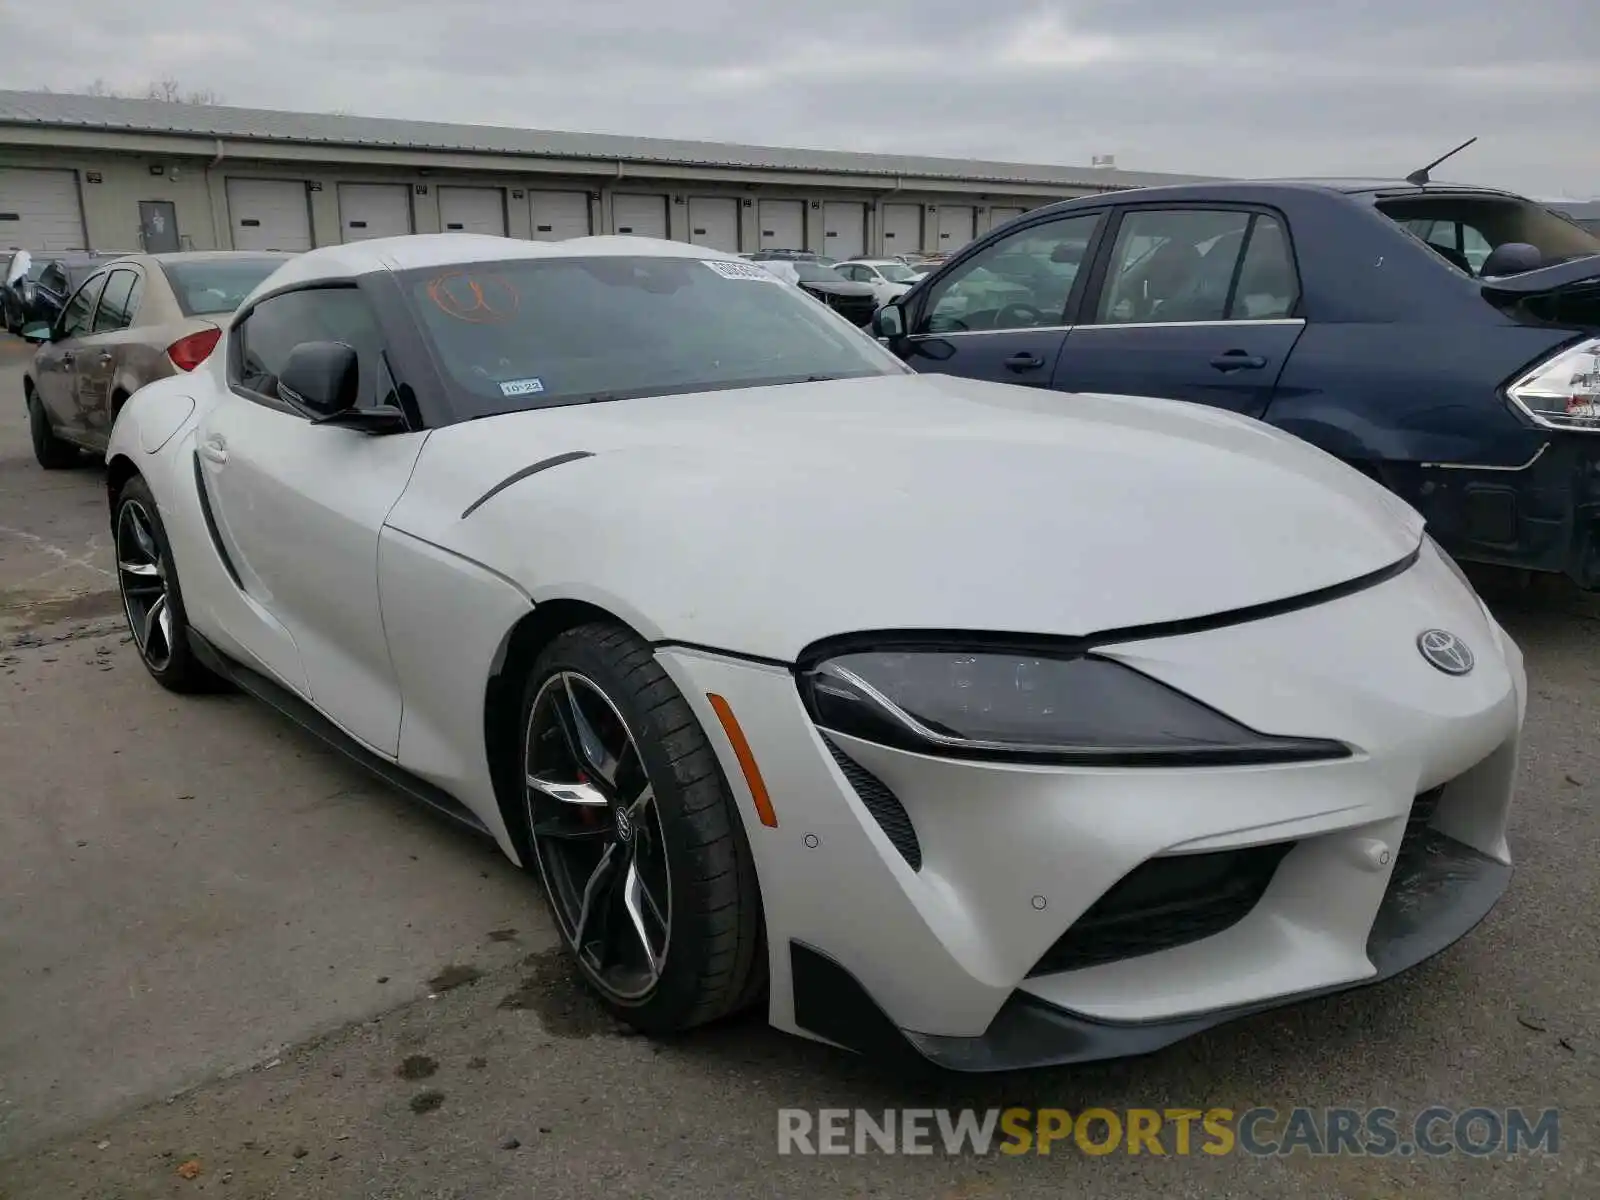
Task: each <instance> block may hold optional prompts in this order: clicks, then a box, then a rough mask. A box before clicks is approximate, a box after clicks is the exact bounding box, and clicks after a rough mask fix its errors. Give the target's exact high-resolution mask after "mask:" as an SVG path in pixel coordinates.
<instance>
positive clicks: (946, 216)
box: [939, 204, 972, 251]
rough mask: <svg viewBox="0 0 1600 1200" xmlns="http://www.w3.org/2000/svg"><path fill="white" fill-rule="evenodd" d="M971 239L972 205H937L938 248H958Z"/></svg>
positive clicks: (946, 249)
mask: <svg viewBox="0 0 1600 1200" xmlns="http://www.w3.org/2000/svg"><path fill="white" fill-rule="evenodd" d="M971 240H972V205H970V204H941V205H940V206H939V249H941V250H945V251H949V250H959V249H961V247H963V246H965V245H966V244H967V243H968V242H970V241H971Z"/></svg>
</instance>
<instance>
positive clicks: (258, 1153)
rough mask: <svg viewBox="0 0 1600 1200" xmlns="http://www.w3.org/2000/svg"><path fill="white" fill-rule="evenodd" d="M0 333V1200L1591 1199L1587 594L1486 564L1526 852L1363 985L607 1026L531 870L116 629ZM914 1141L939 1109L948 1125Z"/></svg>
mask: <svg viewBox="0 0 1600 1200" xmlns="http://www.w3.org/2000/svg"><path fill="white" fill-rule="evenodd" d="M23 357H24V352H23V351H22V349H21V348H20V347H18V346H17V345H16V344H15V343H8V342H6V341H5V340H4V339H0V1200H23V1198H34V1197H37V1198H40V1200H62V1198H64V1197H77V1196H83V1197H108V1198H109V1197H120V1198H124V1200H135V1198H143V1197H166V1196H185V1195H190V1194H194V1193H197V1192H205V1193H208V1194H216V1195H231V1196H237V1197H267V1196H293V1197H302V1196H303V1197H329V1198H334V1197H337V1198H340V1200H346V1198H350V1197H372V1198H376V1197H394V1198H401V1197H406V1198H409V1197H429V1198H435V1197H461V1198H466V1197H473V1198H474V1200H478V1198H484V1197H517V1198H521V1197H531V1196H538V1197H541V1198H543V1197H566V1196H574V1197H577V1196H593V1195H598V1194H607V1195H619V1196H621V1195H626V1196H634V1195H637V1196H651V1197H658V1198H664V1197H679V1196H681V1197H693V1198H695V1200H701V1198H705V1197H718V1198H720V1197H725V1196H727V1197H732V1196H763V1197H795V1198H804V1200H812V1198H814V1197H823V1196H827V1197H856V1196H862V1197H865V1196H875V1197H908V1198H909V1197H917V1198H919V1200H934V1198H947V1200H957V1198H964V1200H975V1198H978V1197H996V1198H998V1197H1007V1196H1011V1197H1033V1196H1038V1197H1046V1196H1048V1197H1052V1198H1059V1197H1065V1196H1073V1197H1107V1198H1111V1197H1116V1198H1118V1200H1121V1198H1125V1197H1131V1196H1145V1195H1149V1196H1162V1197H1191V1196H1192V1197H1223V1196H1233V1197H1252V1198H1254V1197H1260V1198H1263V1200H1265V1198H1268V1197H1271V1198H1273V1200H1277V1198H1279V1197H1284V1196H1307V1197H1348V1198H1352V1200H1355V1198H1360V1200H1377V1198H1379V1197H1397V1196H1400V1195H1402V1194H1403V1195H1405V1196H1406V1197H1408V1198H1417V1200H1425V1198H1432V1197H1449V1198H1450V1200H1457V1198H1458V1197H1470V1198H1472V1200H1480V1198H1482V1200H1489V1198H1492V1197H1519V1198H1522V1197H1533V1196H1543V1197H1569V1196H1571V1197H1577V1196H1590V1195H1600V1151H1597V1140H1596V1138H1595V1133H1594V1130H1595V1122H1596V1119H1597V1118H1600V1080H1597V1064H1600V1054H1597V1052H1600V1037H1597V1034H1600V1023H1597V1013H1600V999H1597V997H1600V953H1597V951H1596V941H1595V937H1596V930H1597V929H1600V896H1597V873H1596V870H1595V866H1594V864H1595V861H1596V858H1597V850H1600V846H1597V831H1600V819H1597V817H1596V813H1595V798H1596V796H1597V795H1600V751H1597V748H1596V741H1595V738H1596V730H1597V725H1600V720H1597V718H1600V644H1597V643H1600V623H1597V622H1600V606H1597V605H1596V604H1595V603H1594V602H1593V601H1590V600H1588V599H1586V598H1583V597H1579V596H1576V595H1574V594H1572V593H1570V592H1568V591H1566V590H1565V589H1562V588H1559V587H1556V588H1539V589H1535V590H1534V591H1532V592H1518V591H1514V590H1510V591H1506V592H1504V593H1501V592H1496V593H1495V594H1494V596H1493V597H1492V603H1494V604H1495V606H1496V607H1497V608H1498V609H1499V611H1500V614H1501V617H1502V620H1503V621H1505V622H1506V624H1507V626H1508V628H1510V629H1511V631H1512V633H1513V634H1514V635H1515V636H1516V637H1517V638H1518V640H1519V641H1520V642H1521V644H1522V645H1523V648H1524V650H1525V652H1526V654H1527V657H1528V666H1529V673H1530V678H1531V680H1532V696H1531V698H1530V703H1529V710H1528V726H1527V738H1526V743H1525V747H1526V748H1525V753H1524V759H1523V763H1522V775H1521V791H1520V794H1519V801H1518V806H1517V809H1516V814H1515V819H1514V824H1513V828H1512V835H1511V836H1512V849H1513V853H1514V854H1515V855H1516V857H1517V863H1518V868H1517V873H1516V876H1515V879H1514V882H1513V884H1512V887H1511V890H1510V892H1509V893H1508V895H1507V896H1506V898H1505V900H1504V901H1503V902H1502V904H1501V905H1500V907H1499V908H1498V909H1497V910H1496V911H1495V912H1494V913H1493V914H1492V915H1491V916H1490V917H1489V919H1488V920H1487V921H1486V922H1485V923H1484V925H1483V926H1481V927H1480V928H1479V929H1478V930H1477V931H1476V932H1475V933H1474V934H1473V935H1471V936H1470V937H1469V938H1468V939H1466V940H1465V941H1464V942H1463V943H1461V944H1460V945H1458V946H1456V947H1455V948H1453V949H1452V950H1450V951H1448V952H1447V953H1445V954H1444V955H1442V956H1441V957H1439V958H1438V959H1436V960H1434V961H1433V962H1430V963H1428V964H1426V965H1425V966H1423V967H1421V968H1419V969H1418V970H1416V971H1414V972H1412V973H1410V974H1409V975H1406V976H1403V977H1401V978H1400V979H1398V980H1395V981H1393V982H1391V983H1388V984H1385V985H1382V986H1380V987H1377V988H1372V989H1368V990H1365V991H1361V992H1356V993H1349V994H1346V995H1344V996H1340V997H1335V998H1332V999H1327V1000H1321V1001H1316V1002H1313V1003H1310V1004H1306V1005H1302V1006H1300V1007H1297V1008H1293V1009H1288V1010H1283V1011H1280V1012H1277V1013H1273V1014H1268V1015H1265V1016H1260V1017H1256V1018H1252V1019H1249V1020H1245V1021H1241V1022H1238V1023H1236V1024H1234V1025H1232V1026H1228V1027H1225V1028H1223V1029H1220V1030H1217V1031H1215V1032H1212V1033H1210V1034H1207V1035H1204V1036H1202V1037H1200V1038H1197V1039H1193V1040H1191V1041H1189V1042H1186V1043H1183V1044H1181V1045H1179V1046H1176V1047H1173V1048H1171V1049H1169V1050H1166V1051H1163V1052H1161V1053H1159V1054H1156V1055H1153V1056H1150V1057H1147V1058H1143V1059H1138V1060H1131V1061H1125V1062H1118V1063H1110V1064H1102V1065H1096V1066H1090V1067H1084V1068H1076V1069H1072V1070H1062V1071H1044V1072H1033V1073H1028V1074H1020V1075H1005V1076H986V1077H969V1076H946V1075H937V1074H926V1075H921V1074H919V1075H915V1076H908V1075H905V1074H900V1073H895V1072H892V1071H890V1070H888V1069H886V1068H884V1067H882V1066H879V1065H877V1064H875V1063H872V1062H869V1061H866V1060H863V1059H859V1058H855V1057H852V1056H849V1055H845V1054H842V1053H839V1052H836V1051H833V1050H831V1049H828V1048H826V1047H821V1046H817V1045H813V1044H811V1043H807V1042H803V1041H800V1040H798V1039H792V1038H788V1037H784V1036H782V1035H779V1034H776V1033H774V1032H772V1031H770V1030H769V1029H768V1028H767V1027H766V1026H765V1024H764V1022H763V1021H761V1020H760V1019H759V1018H758V1017H757V1018H746V1019H741V1020H738V1021H735V1022H732V1023H730V1024H726V1025H723V1026H721V1027H718V1028H714V1029H711V1030H706V1031H701V1032H700V1033H697V1034H695V1035H692V1036H689V1037H685V1038H681V1039H676V1040H672V1041H669V1042H652V1041H650V1040H647V1039H643V1038H639V1037H633V1036H628V1035H627V1034H626V1033H625V1032H624V1031H622V1030H621V1029H619V1028H618V1027H617V1026H616V1025H615V1024H614V1023H612V1022H611V1021H609V1020H608V1019H606V1018H605V1017H604V1016H603V1015H602V1014H601V1013H600V1011H599V1010H598V1008H597V1007H596V1006H595V1005H594V1003H593V1002H592V1001H591V1000H590V999H589V998H588V997H587V995H585V994H584V993H583V991H582V990H581V989H580V988H579V987H577V986H576V985H575V983H574V981H573V979H572V976H571V972H570V970H569V968H568V967H567V965H566V963H565V960H564V958H563V957H562V956H561V955H560V954H559V953H558V952H556V951H555V938H554V936H553V934H552V931H551V925H550V921H549V918H548V916H547V914H546V912H545V910H544V907H543V905H542V903H541V901H540V899H539V898H538V896H537V893H536V890H535V888H534V886H533V885H532V883H531V881H529V880H528V879H527V878H525V877H524V876H522V875H521V874H520V873H519V872H517V871H516V870H515V869H513V868H512V867H511V866H510V865H509V864H508V863H506V862H505V861H504V860H503V859H502V858H501V857H500V856H499V854H498V852H497V851H496V850H495V849H494V848H493V847H492V846H490V845H489V844H487V843H486V842H481V841H478V840H476V839H474V838H473V837H471V836H470V835H466V834H462V833H459V832H457V831H456V830H455V829H453V828H451V827H448V826H445V825H443V824H441V823H440V822H439V821H437V820H435V819H434V818H432V817H430V816H428V815H427V814H425V813H423V812H420V811H418V810H416V809H414V808H412V807H411V806H410V805H408V803H407V802H406V801H404V800H403V799H401V798H399V797H397V796H396V795H394V794H393V793H391V792H389V791H388V790H386V789H385V788H384V787H383V786H382V785H381V784H378V783H376V782H375V781H372V780H370V779H369V778H367V777H366V776H364V775H362V774H361V773H359V772H358V771H357V770H356V769H354V768H353V767H351V766H350V765H348V764H347V763H346V762H345V761H344V760H343V759H341V758H340V757H338V756H337V755H335V754H333V753H332V752H330V751H328V750H326V749H325V748H323V747H322V746H321V745H320V744H319V743H317V742H316V741H314V740H313V739H310V738H309V737H307V736H306V735H304V734H302V733H301V732H300V731H298V730H297V729H295V728H293V727H292V726H290V725H289V724H287V723H286V722H284V721H282V720H280V719H279V718H278V717H276V716H275V715H274V714H272V713H270V712H268V711H265V710H263V709H261V708H260V707H258V706H256V705H255V704H253V703H252V702H251V701H249V700H247V699H245V698H243V697H238V696H226V697H208V698H204V699H180V698H178V697H174V696H170V695H168V694H167V693H165V692H163V691H161V689H159V688H157V687H156V686H155V685H154V684H153V683H151V682H150V681H149V680H148V679H147V677H146V676H145V674H144V672H143V670H142V669H141V667H140V666H139V663H138V661H137V659H136V657H135V655H134V652H133V650H132V648H131V646H130V645H129V644H128V643H127V640H126V638H125V636H124V634H123V632H122V629H121V626H120V623H119V610H118V607H117V603H116V598H115V595H114V592H113V591H112V587H113V579H112V576H111V574H110V568H111V563H110V553H109V546H108V537H107V531H106V524H107V522H106V507H105V498H104V493H103V487H102V483H101V477H100V472H99V469H98V467H97V466H96V465H95V464H93V463H86V464H85V465H84V466H83V467H82V468H81V469H77V470H73V471H67V472H44V471H42V470H40V469H39V468H38V467H37V465H36V464H35V463H34V462H33V458H32V453H31V449H30V447H29V444H28V441H27V432H26V423H25V420H24V419H23V415H22V404H21V393H20V384H19V379H20V364H21V362H22V361H23ZM1432 1105H1440V1106H1445V1107H1448V1108H1450V1109H1452V1110H1456V1111H1461V1110H1465V1109H1468V1108H1471V1107H1474V1106H1484V1107H1489V1108H1493V1109H1496V1110H1498V1111H1501V1112H1504V1110H1506V1109H1508V1108H1512V1107H1518V1106H1520V1107H1523V1108H1525V1109H1529V1110H1543V1109H1546V1108H1558V1109H1559V1110H1560V1125H1559V1129H1560V1136H1559V1144H1558V1146H1557V1147H1556V1149H1557V1152H1556V1153H1554V1154H1551V1153H1539V1154H1532V1155H1523V1156H1516V1157H1511V1156H1507V1155H1505V1154H1498V1153H1497V1154H1489V1155H1483V1156H1475V1155H1471V1154H1466V1153H1455V1154H1449V1155H1442V1156H1438V1157H1432V1156H1425V1155H1413V1156H1411V1157H1402V1156H1399V1155H1396V1156H1391V1157H1384V1158H1376V1157H1372V1156H1353V1155H1343V1156H1310V1155H1307V1154H1305V1153H1302V1152H1297V1153H1295V1154H1293V1155H1268V1156H1260V1155H1252V1154H1249V1153H1245V1152H1243V1150H1242V1149H1238V1148H1236V1149H1235V1151H1234V1152H1233V1153H1231V1154H1226V1155H1212V1154H1207V1153H1203V1152H1199V1151H1198V1150H1197V1151H1195V1152H1192V1153H1188V1154H1183V1153H1178V1152H1177V1151H1176V1149H1175V1147H1174V1145H1173V1142H1172V1139H1171V1138H1170V1136H1169V1137H1168V1138H1167V1139H1166V1142H1165V1146H1164V1148H1165V1150H1166V1153H1165V1154H1163V1155H1154V1154H1152V1153H1150V1152H1149V1150H1148V1147H1147V1148H1146V1150H1145V1152H1144V1153H1141V1154H1129V1153H1126V1152H1124V1150H1122V1149H1119V1150H1117V1151H1115V1152H1113V1153H1110V1154H1105V1155H1095V1154H1091V1153H1087V1152H1085V1151H1084V1150H1082V1149H1081V1148H1079V1147H1077V1146H1076V1145H1075V1144H1074V1143H1073V1141H1072V1139H1070V1138H1068V1139H1066V1140H1064V1141H1062V1142H1059V1143H1057V1144H1056V1145H1055V1147H1054V1149H1053V1152H1052V1153H1050V1154H1048V1155H1045V1154H1039V1153H1027V1154H1022V1155H1016V1156H1011V1155H1005V1154H990V1155H986V1156H978V1155H973V1154H970V1153H967V1154H958V1155H949V1154H946V1153H943V1152H942V1150H940V1151H938V1152H935V1153H932V1154H921V1155H906V1154H898V1155H892V1156H891V1155H886V1154H883V1153H881V1152H878V1151H876V1150H872V1149H869V1151H868V1152H867V1153H864V1154H846V1155H815V1156H814V1155H796V1154H780V1153H779V1146H778V1136H777V1133H778V1128H779V1121H780V1117H779V1112H780V1110H782V1109H806V1110H812V1111H813V1112H815V1110H820V1109H867V1110H871V1111H873V1112H875V1113H881V1112H882V1110H884V1109H890V1108H896V1109H904V1108H942V1107H949V1108H963V1107H974V1108H979V1109H988V1108H991V1107H996V1108H1004V1107H1011V1106H1024V1107H1029V1108H1042V1107H1049V1108H1062V1109H1066V1110H1069V1111H1070V1112H1071V1113H1073V1114H1078V1113H1081V1112H1082V1111H1083V1110H1084V1109H1086V1108H1089V1107H1100V1108H1105V1109H1108V1110H1111V1111H1112V1112H1113V1113H1125V1112H1126V1111H1127V1110H1129V1109H1156V1110H1161V1111H1165V1110H1169V1109H1178V1108H1197V1109H1208V1108H1216V1107H1222V1108H1228V1109H1231V1110H1234V1111H1235V1112H1236V1113H1242V1112H1244V1111H1245V1110H1248V1109H1251V1108H1255V1107H1261V1106H1267V1107H1274V1108H1277V1109H1279V1110H1282V1111H1287V1110H1288V1109H1290V1108H1292V1107H1294V1106H1310V1107H1312V1108H1316V1109H1322V1108H1324V1107H1327V1106H1349V1107H1353V1108H1356V1109H1369V1108H1373V1107H1388V1108H1393V1109H1395V1110H1397V1111H1398V1112H1399V1113H1400V1114H1402V1116H1403V1117H1404V1115H1406V1114H1415V1113H1417V1112H1420V1111H1421V1110H1424V1109H1426V1108H1428V1107H1429V1106H1432ZM937 1140H938V1139H937V1137H936V1138H935V1142H936V1143H937Z"/></svg>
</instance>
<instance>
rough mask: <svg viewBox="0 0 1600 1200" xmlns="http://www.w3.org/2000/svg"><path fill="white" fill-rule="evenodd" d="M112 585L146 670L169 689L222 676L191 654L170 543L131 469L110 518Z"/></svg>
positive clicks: (193, 688)
mask: <svg viewBox="0 0 1600 1200" xmlns="http://www.w3.org/2000/svg"><path fill="white" fill-rule="evenodd" d="M111 529H112V538H113V547H114V549H115V551H116V556H117V587H118V588H119V590H120V591H121V593H122V609H123V612H124V613H125V614H126V615H127V618H128V629H129V631H130V632H131V633H132V634H133V644H134V646H135V647H136V648H137V649H138V651H139V658H140V659H141V660H142V661H143V663H144V667H145V670H147V671H149V672H150V677H151V678H152V679H154V680H155V681H156V682H157V683H159V684H160V685H161V686H162V687H164V688H166V689H167V690H169V691H173V692H209V691H215V690H217V689H218V688H219V687H220V686H221V684H222V681H221V680H220V679H219V678H218V677H217V676H216V675H214V674H212V672H211V671H209V670H208V669H207V668H206V667H205V666H204V665H202V664H201V662H200V660H199V659H197V658H196V657H195V656H194V651H193V649H192V648H191V647H190V645H189V619H188V614H187V613H186V612H185V611H184V607H183V592H182V590H181V589H180V588H179V587H178V572H177V570H176V568H175V567H174V566H173V565H172V548H171V546H170V545H169V544H168V542H167V530H166V527H165V526H164V525H162V523H161V513H160V510H158V509H157V508H156V501H155V497H154V496H153V495H151V494H150V485H149V484H147V483H146V482H145V481H144V480H143V479H142V478H141V477H140V476H138V475H135V476H134V477H133V478H132V479H130V480H128V482H127V483H126V484H124V485H123V488H122V491H121V492H119V493H118V494H117V503H116V507H115V509H114V510H113V516H112V520H111Z"/></svg>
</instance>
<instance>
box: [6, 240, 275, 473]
mask: <svg viewBox="0 0 1600 1200" xmlns="http://www.w3.org/2000/svg"><path fill="white" fill-rule="evenodd" d="M291 257H293V256H292V255H289V254H255V253H241V252H235V251H223V250H219V251H200V252H188V253H180V254H132V255H128V256H127V257H124V258H118V259H114V260H113V261H111V262H108V263H106V264H105V265H104V266H103V267H101V268H100V269H99V270H97V271H95V272H94V274H92V275H90V276H89V278H88V279H86V280H84V282H83V284H82V286H81V287H79V288H78V290H77V291H76V292H74V293H73V294H72V296H71V297H70V298H69V299H68V300H67V302H66V304H65V306H64V307H63V308H62V310H61V312H60V314H59V315H58V316H57V317H56V319H55V320H54V321H53V322H51V323H49V324H46V323H44V322H38V323H35V324H31V325H28V326H26V327H24V329H23V331H22V336H23V337H25V338H27V339H28V340H29V341H31V342H36V343H38V344H39V349H38V351H37V352H36V353H35V354H34V357H33V362H32V363H31V364H30V365H29V367H28V369H27V373H26V374H25V375H24V377H23V383H22V388H23V396H24V399H25V400H26V402H27V405H28V426H29V431H30V432H31V434H32V435H33V452H34V456H35V457H36V458H37V459H38V460H39V465H40V466H42V467H45V468H47V469H51V470H55V469H59V468H62V467H69V466H72V465H73V464H74V463H75V462H77V460H78V452H79V451H80V450H89V451H92V452H95V453H103V452H104V450H105V447H106V442H107V440H108V439H109V438H110V436H111V426H112V423H113V422H114V421H115V420H116V419H117V410H118V409H120V408H121V407H122V404H123V402H124V401H125V400H127V398H128V397H129V396H131V395H133V393H134V392H136V391H138V390H139V389H140V388H141V387H143V386H144V385H145V384H147V383H150V382H152V381H153V380H156V379H162V378H164V377H166V376H168V375H175V374H178V373H179V372H183V371H192V370H194V368H195V367H197V366H199V365H200V364H201V363H202V362H204V361H205V359H206V357H207V356H208V355H209V354H210V353H211V351H212V349H213V348H214V347H215V346H216V344H217V341H218V339H219V338H220V337H221V336H222V324H223V322H225V321H226V319H227V317H228V316H229V315H230V314H232V313H233V311H234V310H235V309H237V308H238V307H239V304H240V302H241V301H242V300H243V299H244V298H245V297H246V296H248V295H249V294H250V293H251V292H252V291H254V290H255V288H256V285H258V284H259V283H261V281H262V280H264V279H265V278H266V277H267V276H268V275H271V274H272V273H273V272H274V271H276V270H277V269H278V268H279V267H280V266H282V265H283V264H284V263H285V262H287V261H288V260H289V259H290V258H291Z"/></svg>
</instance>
